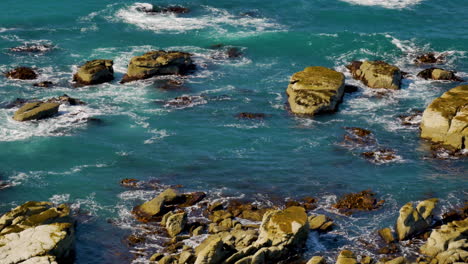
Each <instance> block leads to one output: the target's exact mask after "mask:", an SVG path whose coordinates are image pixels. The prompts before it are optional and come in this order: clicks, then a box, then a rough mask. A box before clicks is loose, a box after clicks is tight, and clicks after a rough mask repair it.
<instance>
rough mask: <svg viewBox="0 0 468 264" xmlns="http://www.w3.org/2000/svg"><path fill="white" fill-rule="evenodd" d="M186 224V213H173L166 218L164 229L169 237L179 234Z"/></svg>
mask: <svg viewBox="0 0 468 264" xmlns="http://www.w3.org/2000/svg"><path fill="white" fill-rule="evenodd" d="M186 224H187V213H186V212H182V213H178V214H173V215H171V216H169V217H168V218H167V222H166V229H167V232H168V233H169V235H170V236H171V237H175V236H177V235H178V234H180V233H181V232H182V231H183V230H184V228H185V225H186Z"/></svg>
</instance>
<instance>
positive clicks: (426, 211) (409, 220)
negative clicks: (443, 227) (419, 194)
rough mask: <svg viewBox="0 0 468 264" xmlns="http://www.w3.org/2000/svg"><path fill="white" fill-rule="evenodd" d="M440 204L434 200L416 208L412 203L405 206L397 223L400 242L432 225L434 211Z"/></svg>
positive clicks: (422, 203)
mask: <svg viewBox="0 0 468 264" xmlns="http://www.w3.org/2000/svg"><path fill="white" fill-rule="evenodd" d="M437 203H438V199H436V198H432V199H428V200H425V201H422V202H420V203H419V204H418V205H417V206H416V208H414V207H413V204H412V203H407V204H405V205H404V206H403V207H402V208H401V209H400V215H399V216H398V219H397V222H396V232H397V235H398V239H399V240H405V239H408V238H411V237H413V236H414V235H417V234H419V233H421V232H423V231H425V230H426V229H427V228H429V227H430V226H431V224H432V219H433V215H432V213H433V210H434V209H435V207H436V205H437Z"/></svg>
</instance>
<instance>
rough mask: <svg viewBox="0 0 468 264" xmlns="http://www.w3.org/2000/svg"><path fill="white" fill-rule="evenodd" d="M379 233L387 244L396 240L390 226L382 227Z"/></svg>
mask: <svg viewBox="0 0 468 264" xmlns="http://www.w3.org/2000/svg"><path fill="white" fill-rule="evenodd" d="M379 235H380V237H381V238H382V239H383V240H384V241H385V243H387V244H390V243H393V242H395V237H394V236H393V232H392V229H390V228H388V227H386V228H382V229H380V230H379Z"/></svg>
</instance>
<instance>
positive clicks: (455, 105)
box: [421, 85, 468, 149]
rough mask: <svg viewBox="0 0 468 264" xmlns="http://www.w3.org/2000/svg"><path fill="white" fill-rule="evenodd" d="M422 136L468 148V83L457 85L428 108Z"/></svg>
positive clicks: (452, 145) (453, 145) (422, 126)
mask: <svg viewBox="0 0 468 264" xmlns="http://www.w3.org/2000/svg"><path fill="white" fill-rule="evenodd" d="M421 137H422V138H427V139H430V140H432V141H434V142H441V143H443V144H445V145H449V146H451V147H454V148H456V149H466V148H468V144H467V143H466V142H467V138H468V85H461V86H458V87H455V88H453V89H451V90H449V91H448V92H445V93H444V94H443V95H442V96H440V97H439V98H436V99H435V100H434V101H432V103H431V104H430V105H429V106H428V107H427V108H426V110H425V111H424V113H423V117H422V122H421Z"/></svg>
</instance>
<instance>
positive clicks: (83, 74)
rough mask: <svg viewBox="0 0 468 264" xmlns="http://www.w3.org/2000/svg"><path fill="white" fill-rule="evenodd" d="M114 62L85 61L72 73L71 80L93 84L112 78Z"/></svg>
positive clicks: (83, 83)
mask: <svg viewBox="0 0 468 264" xmlns="http://www.w3.org/2000/svg"><path fill="white" fill-rule="evenodd" d="M113 65H114V62H113V61H112V60H92V61H87V62H86V63H85V64H84V65H82V66H81V67H80V68H78V71H77V73H75V75H73V81H75V82H77V83H78V84H80V85H93V84H101V83H105V82H110V81H112V80H114V68H113V67H112V66H113Z"/></svg>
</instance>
